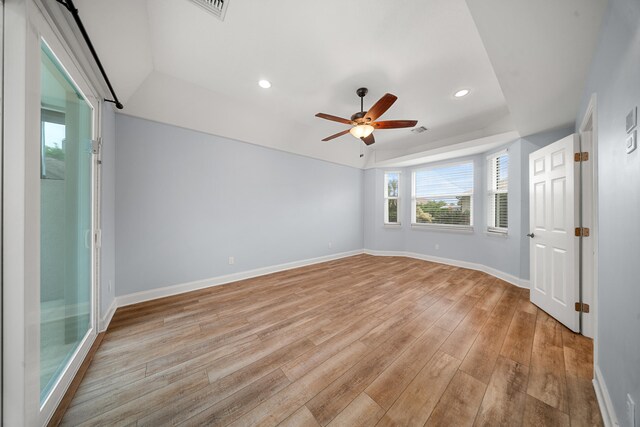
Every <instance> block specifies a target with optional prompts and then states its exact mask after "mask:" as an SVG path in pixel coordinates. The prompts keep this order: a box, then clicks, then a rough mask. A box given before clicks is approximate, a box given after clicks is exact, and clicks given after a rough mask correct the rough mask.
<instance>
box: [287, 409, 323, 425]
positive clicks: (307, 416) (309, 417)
mask: <svg viewBox="0 0 640 427" xmlns="http://www.w3.org/2000/svg"><path fill="white" fill-rule="evenodd" d="M279 426H280V427H320V424H318V422H317V421H316V419H315V418H313V414H312V413H311V412H310V411H309V408H307V407H306V406H302V407H301V408H300V409H298V410H297V411H296V412H294V413H293V414H291V415H290V416H289V418H287V419H286V420H284V421H283V422H281V423H280V424H279Z"/></svg>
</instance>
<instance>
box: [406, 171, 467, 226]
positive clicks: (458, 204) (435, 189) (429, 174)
mask: <svg viewBox="0 0 640 427" xmlns="http://www.w3.org/2000/svg"><path fill="white" fill-rule="evenodd" d="M413 190H414V193H415V203H416V205H415V207H416V212H415V215H416V216H415V221H416V223H418V224H444V225H461V226H471V223H472V221H471V219H472V217H471V213H472V209H473V207H472V202H473V162H466V163H457V164H450V165H443V166H434V167H431V168H428V169H423V170H418V171H416V172H415V175H414V189H413Z"/></svg>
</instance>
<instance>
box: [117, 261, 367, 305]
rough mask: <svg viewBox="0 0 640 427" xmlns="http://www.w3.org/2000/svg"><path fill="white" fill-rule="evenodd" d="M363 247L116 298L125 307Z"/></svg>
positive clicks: (256, 275) (298, 265)
mask: <svg viewBox="0 0 640 427" xmlns="http://www.w3.org/2000/svg"><path fill="white" fill-rule="evenodd" d="M362 253H363V251H362V249H358V250H355V251H349V252H341V253H337V254H332V255H326V256H321V257H317V258H310V259H305V260H301V261H294V262H288V263H285V264H279V265H273V266H269V267H263V268H256V269H254V270H248V271H243V272H240V273H233V274H227V275H224V276H218V277H212V278H209V279H203V280H197V281H194V282H188V283H181V284H178V285H172V286H166V287H164V288H159V289H151V290H148V291H142V292H136V293H133V294H127V295H121V296H119V297H117V298H116V303H117V306H118V307H124V306H127V305H131V304H137V303H139V302H145V301H150V300H154V299H158V298H164V297H169V296H173V295H178V294H182V293H185V292H191V291H196V290H198V289H204V288H208V287H211V286H219V285H224V284H226V283H231V282H237V281H239V280H245V279H251V278H253V277H258V276H264V275H265V274H271V273H277V272H279V271H285V270H291V269H294V268H299V267H304V266H307V265H312V264H318V263H321V262H327V261H333V260H336V259H340V258H346V257H350V256H354V255H360V254H362Z"/></svg>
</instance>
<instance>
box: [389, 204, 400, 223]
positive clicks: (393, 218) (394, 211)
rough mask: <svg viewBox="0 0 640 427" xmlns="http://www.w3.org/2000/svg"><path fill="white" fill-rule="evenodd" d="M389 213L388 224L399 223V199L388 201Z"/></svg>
mask: <svg viewBox="0 0 640 427" xmlns="http://www.w3.org/2000/svg"><path fill="white" fill-rule="evenodd" d="M387 213H388V214H387V218H388V220H387V222H388V223H390V224H392V223H395V222H398V199H389V200H387Z"/></svg>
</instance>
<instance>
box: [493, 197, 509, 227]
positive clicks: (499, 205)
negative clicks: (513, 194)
mask: <svg viewBox="0 0 640 427" xmlns="http://www.w3.org/2000/svg"><path fill="white" fill-rule="evenodd" d="M507 198H508V194H507V193H498V194H495V195H494V203H495V217H494V223H495V226H496V227H499V228H507V226H508V225H509V217H508V215H507V211H508V204H507Z"/></svg>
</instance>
